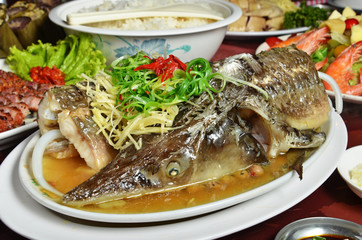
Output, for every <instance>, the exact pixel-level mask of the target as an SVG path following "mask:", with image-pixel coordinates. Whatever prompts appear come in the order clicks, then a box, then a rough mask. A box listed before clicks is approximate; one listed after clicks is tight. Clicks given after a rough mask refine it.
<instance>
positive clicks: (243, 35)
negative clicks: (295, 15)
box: [226, 27, 308, 39]
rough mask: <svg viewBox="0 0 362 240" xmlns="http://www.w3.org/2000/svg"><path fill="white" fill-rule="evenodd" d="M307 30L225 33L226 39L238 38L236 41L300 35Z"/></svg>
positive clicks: (305, 28) (304, 28) (306, 28)
mask: <svg viewBox="0 0 362 240" xmlns="http://www.w3.org/2000/svg"><path fill="white" fill-rule="evenodd" d="M307 30H308V27H300V28H292V29H283V30H278V31H264V32H231V31H227V32H226V38H238V39H247V38H262V37H263V38H265V37H271V36H281V35H286V34H293V33H300V32H305V31H307Z"/></svg>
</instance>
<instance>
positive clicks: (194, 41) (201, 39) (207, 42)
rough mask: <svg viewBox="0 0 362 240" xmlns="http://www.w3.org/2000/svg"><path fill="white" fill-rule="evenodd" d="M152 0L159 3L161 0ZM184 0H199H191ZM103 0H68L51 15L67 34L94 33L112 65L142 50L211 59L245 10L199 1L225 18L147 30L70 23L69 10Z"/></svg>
mask: <svg viewBox="0 0 362 240" xmlns="http://www.w3.org/2000/svg"><path fill="white" fill-rule="evenodd" d="M122 1H123V2H124V1H127V0H112V2H122ZM134 1H139V0H134ZM150 1H156V3H157V2H159V0H150ZM184 1H185V2H186V1H189V2H190V3H195V1H191V0H184ZM103 2H104V0H77V1H70V2H66V3H63V4H61V5H59V6H57V7H55V8H54V9H52V10H51V11H50V13H49V18H50V20H51V21H53V22H54V23H55V24H57V25H59V26H61V27H63V28H64V30H65V32H66V33H67V34H72V33H77V32H85V33H90V34H92V36H93V40H94V42H95V43H96V46H97V48H98V49H100V50H101V51H102V52H103V54H104V55H105V56H106V58H107V63H108V64H109V63H111V62H112V61H113V60H115V59H117V58H119V57H121V56H123V55H126V54H129V55H134V54H136V53H137V51H140V50H142V51H144V52H146V53H147V54H150V55H152V54H154V53H155V52H157V53H159V54H161V55H170V54H173V55H175V56H176V57H178V58H179V59H180V60H181V61H184V62H187V61H190V60H192V59H195V58H198V57H203V58H205V59H207V60H210V59H211V58H212V57H213V56H214V54H215V53H216V51H217V50H218V48H219V46H220V45H221V43H222V41H223V39H224V37H225V34H226V31H227V27H228V25H229V24H231V23H233V22H235V21H236V20H237V19H239V17H240V16H241V9H240V8H239V7H238V6H236V5H234V4H232V3H229V2H227V1H224V0H199V1H197V3H204V4H208V6H210V7H211V8H212V10H213V11H216V12H218V13H220V15H221V16H222V17H223V18H224V19H223V20H220V21H216V22H213V23H210V24H207V25H203V26H199V27H189V28H182V29H169V30H147V31H127V30H112V29H103V28H95V27H88V26H83V25H69V24H67V22H66V17H67V15H68V14H69V13H75V12H79V11H81V10H82V9H84V8H85V7H86V8H91V7H95V6H98V5H100V4H102V3H103ZM178 2H179V1H178Z"/></svg>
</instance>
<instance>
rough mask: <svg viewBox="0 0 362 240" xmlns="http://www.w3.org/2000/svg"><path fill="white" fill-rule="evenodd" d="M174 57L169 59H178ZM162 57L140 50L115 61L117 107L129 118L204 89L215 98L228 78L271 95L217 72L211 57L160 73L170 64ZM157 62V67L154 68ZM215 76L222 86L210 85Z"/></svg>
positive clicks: (199, 92) (250, 84)
mask: <svg viewBox="0 0 362 240" xmlns="http://www.w3.org/2000/svg"><path fill="white" fill-rule="evenodd" d="M172 57H173V58H168V59H166V61H167V60H168V61H171V60H172V59H175V57H174V56H172ZM170 59H171V60H170ZM160 61H161V60H160V59H157V60H152V59H150V58H148V57H147V56H146V55H145V54H144V53H142V52H140V53H138V54H136V55H135V56H133V57H126V58H121V59H119V60H117V61H115V62H114V63H112V65H111V67H112V69H111V71H110V72H109V74H110V75H111V76H112V79H113V84H114V86H115V88H116V89H117V92H118V95H117V108H118V109H119V110H120V111H121V112H123V113H124V118H125V119H127V120H130V119H132V118H135V117H136V116H138V115H139V114H141V113H144V114H145V115H146V116H147V115H148V114H149V112H150V111H156V110H162V109H164V108H165V107H167V106H170V105H176V104H178V103H181V102H186V101H188V100H189V99H190V98H191V97H192V96H199V95H200V94H202V93H203V92H204V91H206V92H207V93H208V94H209V95H210V97H211V99H213V94H212V93H219V92H221V91H222V90H223V89H224V87H225V85H226V82H231V83H233V84H235V85H238V86H240V85H247V86H250V87H252V88H255V89H256V90H257V91H259V92H260V93H262V94H263V95H264V96H265V98H266V99H268V94H267V93H266V91H265V90H263V89H262V88H260V87H258V86H256V85H255V84H252V83H250V82H248V81H245V80H242V79H237V78H234V77H231V76H226V75H224V74H221V73H219V72H213V70H212V67H211V65H210V63H209V61H207V60H206V59H204V58H196V59H193V60H192V61H190V62H189V63H188V64H187V65H186V69H180V68H176V69H173V68H174V67H175V65H171V64H170V69H166V70H164V72H163V73H160V68H159V67H160V65H161V66H162V67H164V66H166V67H167V66H168V65H167V62H160ZM173 63H176V64H177V63H180V61H179V60H178V59H177V61H176V62H173ZM157 64H160V65H157ZM181 65H184V64H183V63H181ZM140 66H141V67H140ZM153 66H155V70H152V67H153ZM136 68H137V69H136ZM171 68H172V69H171ZM181 68H182V67H181ZM156 72H157V73H158V74H156ZM170 72H172V75H171V77H169V78H167V77H165V76H170ZM213 78H216V79H220V80H221V87H220V89H215V88H214V87H212V86H211V85H210V83H209V82H210V80H211V79H213Z"/></svg>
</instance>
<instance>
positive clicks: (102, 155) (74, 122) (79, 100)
mask: <svg viewBox="0 0 362 240" xmlns="http://www.w3.org/2000/svg"><path fill="white" fill-rule="evenodd" d="M88 100H89V99H88V97H87V96H86V94H85V93H84V92H83V91H81V90H79V89H78V88H77V87H75V86H62V87H55V88H52V89H51V90H49V91H47V92H46V93H45V95H44V98H43V99H42V101H41V102H40V104H39V109H38V124H39V129H40V132H41V134H44V133H46V132H48V131H50V130H53V129H59V130H60V132H61V133H62V135H63V136H64V137H65V139H66V140H63V141H56V142H53V143H51V147H50V148H48V152H53V153H57V156H58V157H59V156H61V158H65V157H69V156H73V155H74V149H76V150H77V152H78V153H79V154H80V156H81V157H82V158H83V159H84V160H85V161H86V163H87V165H88V166H89V167H91V168H92V169H94V170H96V171H98V170H100V169H101V168H103V167H104V166H105V165H107V164H108V163H109V162H110V161H111V160H113V158H114V157H115V155H116V154H117V152H116V150H114V149H113V148H112V147H111V146H110V145H109V144H108V143H107V140H106V138H105V137H104V136H103V135H101V134H97V131H98V130H99V127H98V126H97V124H96V123H95V122H94V121H93V119H92V116H91V111H90V109H89V102H88ZM73 146H74V147H73ZM58 153H59V154H58Z"/></svg>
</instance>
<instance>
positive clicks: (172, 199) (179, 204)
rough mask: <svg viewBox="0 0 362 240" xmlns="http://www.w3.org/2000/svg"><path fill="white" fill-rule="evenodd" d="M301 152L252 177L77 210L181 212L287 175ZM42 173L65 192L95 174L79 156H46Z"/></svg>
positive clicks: (232, 176)
mask: <svg viewBox="0 0 362 240" xmlns="http://www.w3.org/2000/svg"><path fill="white" fill-rule="evenodd" d="M301 152H302V151H301V150H295V151H289V152H288V153H287V154H284V155H280V156H278V157H277V158H274V159H271V160H270V164H269V165H267V166H263V170H264V171H263V174H253V173H252V172H250V170H241V171H237V172H235V173H233V174H230V175H226V176H224V177H222V178H220V179H217V180H210V181H208V182H204V183H198V184H194V185H190V186H187V187H185V188H183V189H180V190H174V191H170V192H164V193H157V194H150V195H145V196H141V197H137V198H129V199H123V200H116V201H110V202H106V203H100V204H91V205H86V206H84V207H81V208H79V209H82V210H85V211H92V212H101V213H118V214H120V213H123V214H127V213H128V214H131V213H150V212H160V211H169V210H176V209H183V208H187V207H193V206H197V205H201V204H206V203H210V202H214V201H218V200H221V199H225V198H228V197H231V196H235V195H237V194H240V193H243V192H246V191H249V190H251V189H254V188H256V187H259V186H261V185H263V184H266V183H268V182H270V181H272V180H274V179H276V178H278V177H280V176H282V175H284V174H286V173H288V172H289V171H291V170H290V166H291V165H292V164H293V163H294V162H295V161H296V160H297V158H298V156H300V154H301ZM304 153H305V154H306V155H307V156H309V155H310V154H311V153H312V151H310V150H303V154H304ZM43 174H44V178H45V179H46V180H47V181H48V182H49V183H50V184H51V185H52V186H53V187H55V188H56V189H58V190H59V191H60V192H63V193H66V192H67V191H69V190H71V189H72V188H74V187H75V186H77V185H79V184H80V183H82V182H83V181H85V180H87V179H88V178H89V177H91V176H92V175H94V174H95V171H94V170H92V169H91V168H89V167H88V166H87V165H86V164H85V161H84V160H83V159H81V158H80V157H73V158H68V159H56V158H54V157H51V156H49V155H45V156H44V159H43ZM42 191H43V192H44V193H45V194H47V195H48V196H49V197H51V198H52V199H53V200H54V201H56V202H58V203H60V204H62V202H61V199H60V197H59V196H57V195H55V194H52V193H51V192H48V191H47V190H45V189H42Z"/></svg>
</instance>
